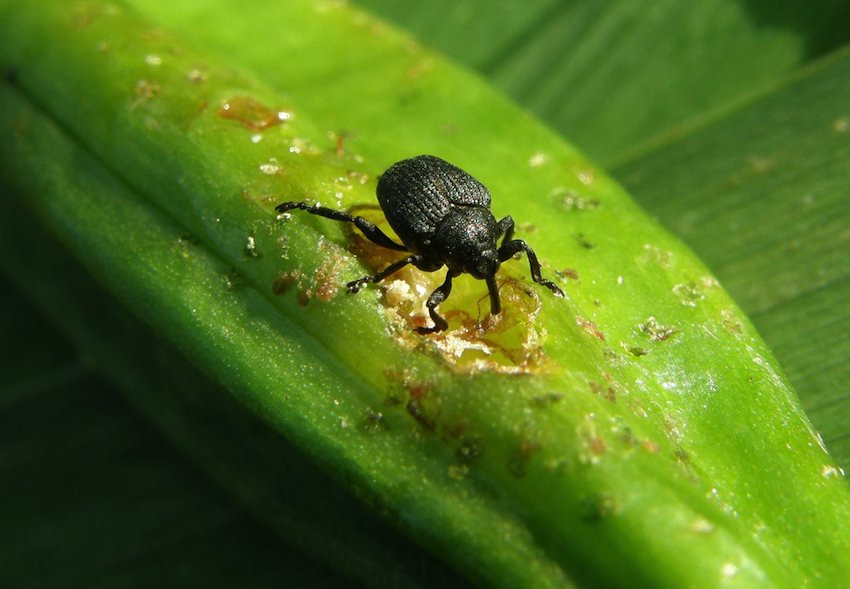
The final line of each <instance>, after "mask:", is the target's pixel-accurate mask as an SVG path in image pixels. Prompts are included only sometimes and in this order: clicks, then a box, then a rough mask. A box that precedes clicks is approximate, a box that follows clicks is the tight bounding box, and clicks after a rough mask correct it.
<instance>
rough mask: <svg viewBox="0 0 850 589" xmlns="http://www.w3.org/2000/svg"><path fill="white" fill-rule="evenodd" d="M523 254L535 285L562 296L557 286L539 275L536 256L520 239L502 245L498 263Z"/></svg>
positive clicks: (538, 264) (562, 293)
mask: <svg viewBox="0 0 850 589" xmlns="http://www.w3.org/2000/svg"><path fill="white" fill-rule="evenodd" d="M519 252H525V254H526V255H527V256H528V265H529V266H531V279H532V280H534V282H536V283H537V284H542V285H543V286H545V287H546V288H548V289H549V290H551V291H552V292H553V293H555V294H556V295H558V296H559V297H562V296H564V291H562V290H561V289H560V288H558V285H557V284H555V283H554V282H552V281H551V280H546V279H545V278H543V275H542V274H541V273H540V262H539V261H538V260H537V254H535V253H534V250H533V249H531V246H530V245H528V244H527V243H525V242H524V241H523V240H521V239H514V240H513V241H509V242H508V243H504V244H503V245H502V247H500V248H499V261H500V262H504V261H505V260H509V259H510V258H512V257H513V255H514V254H517V253H519Z"/></svg>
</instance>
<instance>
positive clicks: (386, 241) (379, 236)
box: [275, 202, 410, 252]
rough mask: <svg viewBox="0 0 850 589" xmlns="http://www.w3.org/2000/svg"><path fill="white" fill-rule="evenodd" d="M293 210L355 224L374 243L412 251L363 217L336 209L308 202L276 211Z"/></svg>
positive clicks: (280, 206) (289, 205) (400, 250)
mask: <svg viewBox="0 0 850 589" xmlns="http://www.w3.org/2000/svg"><path fill="white" fill-rule="evenodd" d="M292 209H301V210H302V211H307V212H308V213H310V214H312V215H319V216H320V217H325V218H326V219H333V220H334V221H344V222H346V223H354V226H355V227H357V228H358V229H359V230H360V231H362V232H363V235H365V236H366V238H367V239H368V240H369V241H371V242H372V243H374V244H376V245H380V246H381V247H385V248H387V249H391V250H396V251H399V252H408V251H410V250H409V249H407V248H406V247H405V246H403V245H400V244H398V243H396V242H394V241H393V240H392V239H390V238H389V237H387V235H386V233H384V232H383V231H381V230H380V229H379V228H378V226H377V225H375V224H374V223H372V222H371V221H369V220H367V219H364V218H363V217H355V216H354V215H349V214H348V213H343V212H342V211H337V210H336V209H329V208H327V207H322V206H319V205H311V204H310V203H306V202H283V203H280V204H279V205H277V206H276V207H275V210H276V211H277V212H278V213H285V212H286V211H291V210H292Z"/></svg>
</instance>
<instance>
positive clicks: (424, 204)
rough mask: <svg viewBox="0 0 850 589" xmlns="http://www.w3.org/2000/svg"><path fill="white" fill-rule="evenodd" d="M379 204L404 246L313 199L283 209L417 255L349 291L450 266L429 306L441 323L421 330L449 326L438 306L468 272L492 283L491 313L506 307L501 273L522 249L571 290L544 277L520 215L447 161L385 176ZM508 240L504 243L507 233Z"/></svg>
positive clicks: (420, 162)
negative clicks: (494, 206) (499, 211)
mask: <svg viewBox="0 0 850 589" xmlns="http://www.w3.org/2000/svg"><path fill="white" fill-rule="evenodd" d="M377 195H378V202H379V203H380V205H381V210H383V212H384V216H385V217H386V218H387V221H388V222H389V224H390V227H392V228H393V230H394V231H395V232H396V234H397V235H398V236H399V238H400V239H401V241H402V243H404V245H399V244H397V243H395V242H394V241H393V240H391V239H390V238H389V237H387V235H386V234H385V233H384V232H383V231H381V230H380V229H379V228H378V227H377V226H376V225H375V224H374V223H372V222H370V221H368V220H366V219H364V218H363V217H355V216H353V215H349V214H347V213H343V212H340V211H337V210H334V209H329V208H326V207H322V206H319V205H316V204H309V203H306V202H284V203H281V204H279V205H277V207H275V210H277V212H279V213H284V212H286V211H290V210H292V209H301V210H304V211H307V212H308V213H312V214H314V215H319V216H322V217H327V218H328V219H333V220H335V221H346V222H349V223H354V225H355V226H356V227H357V228H358V229H360V231H362V232H363V235H365V236H366V237H367V238H368V239H369V240H370V241H372V242H373V243H376V244H377V245H380V246H383V247H385V248H389V249H392V250H398V251H402V252H411V255H409V256H407V257H406V258H404V259H401V260H399V261H398V262H395V263H394V264H390V265H389V266H388V267H387V268H385V269H384V270H382V271H381V272H378V273H377V274H375V275H374V276H364V277H363V278H358V279H357V280H354V281H352V282H349V283H348V285H347V286H348V292H350V293H355V292H358V291H359V290H360V289H361V288H363V286H365V285H366V284H368V283H370V282H380V281H381V280H383V279H384V278H386V277H387V276H389V275H390V274H393V273H394V272H397V271H398V270H400V269H401V268H403V267H405V266H407V265H408V264H413V265H414V266H416V267H417V268H419V269H420V270H423V271H425V272H434V271H435V270H439V269H440V268H442V267H443V266H444V265H445V266H447V267H448V272H447V273H446V280H445V282H443V284H442V286H440V287H439V288H438V289H437V290H435V291H434V292H432V293H431V296H429V297H428V302H427V303H426V306H427V307H428V313H429V314H430V315H431V319H432V320H433V321H434V326H433V327H419V328H417V329H416V331H417V332H419V333H421V334H426V333H434V332H436V331H443V330H445V329H447V328H448V326H449V325H448V323H447V322H446V320H445V319H443V318H442V317H441V316H440V315H439V314H437V306H438V305H439V304H440V303H442V302H443V301H445V300H446V298H447V297H448V296H449V293H450V292H451V290H452V278H454V277H455V276H458V275H460V274H462V273H464V272H467V273H469V274H472V275H473V276H474V277H475V278H478V279H479V280H485V281H486V282H487V289H488V290H489V292H490V313H492V314H494V315H495V314H498V313H499V312H500V311H501V304H500V302H499V285H498V284H497V283H496V272H497V271H498V270H499V265H500V264H501V263H502V262H504V261H505V260H507V259H509V258H511V257H513V256H514V254H517V253H519V252H525V253H526V255H527V256H528V262H529V265H530V266H531V278H532V279H533V280H534V282H536V283H537V284H542V285H543V286H545V287H547V288H548V289H549V290H551V291H552V292H553V293H555V294H556V295H558V296H564V292H563V291H562V290H561V289H560V288H558V287H557V285H555V284H554V283H553V282H552V281H550V280H546V279H545V278H543V276H541V274H540V262H538V261H537V256H536V255H535V254H534V250H532V249H531V247H530V246H529V245H528V244H527V243H525V242H524V241H523V240H521V239H513V235H514V220H513V219H512V218H511V217H510V216H508V217H505V218H504V219H502V220H501V221H499V222H496V218H495V217H494V216H493V213H491V212H490V192H489V191H488V190H487V188H486V187H485V186H484V185H483V184H481V183H480V182H479V181H478V180H476V179H475V178H473V177H472V176H470V175H469V174H467V173H466V172H464V171H463V170H461V169H460V168H458V167H457V166H453V165H452V164H450V163H448V162H447V161H445V160H442V159H440V158H438V157H435V156H433V155H419V156H416V157H414V158H411V159H407V160H402V161H400V162H397V163H395V164H393V165H392V166H390V168H389V169H388V170H387V171H386V172H384V173H383V174H382V175H381V177H380V178H379V179H378V188H377ZM502 236H504V239H502V245H501V246H499V245H498V241H499V238H500V237H502Z"/></svg>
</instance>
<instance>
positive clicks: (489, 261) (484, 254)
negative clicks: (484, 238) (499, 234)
mask: <svg viewBox="0 0 850 589" xmlns="http://www.w3.org/2000/svg"><path fill="white" fill-rule="evenodd" d="M498 270H499V254H497V253H496V250H491V249H488V250H483V251H481V252H478V253H477V255H476V256H475V257H473V258H472V259H471V260H470V261H469V262H468V263H467V264H466V265H465V267H464V271H465V272H469V273H470V274H472V275H473V276H474V277H475V278H478V279H479V280H484V279H485V278H487V277H489V276H495V275H496V272H497V271H498Z"/></svg>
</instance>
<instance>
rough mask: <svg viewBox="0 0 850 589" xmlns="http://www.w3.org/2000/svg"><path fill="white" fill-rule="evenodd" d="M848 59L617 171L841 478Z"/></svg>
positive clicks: (849, 288)
mask: <svg viewBox="0 0 850 589" xmlns="http://www.w3.org/2000/svg"><path fill="white" fill-rule="evenodd" d="M848 76H850V51H847V50H845V51H843V52H840V53H837V54H836V55H835V56H833V57H831V58H830V59H828V60H825V61H823V62H820V63H818V64H816V65H815V66H813V67H810V68H808V69H807V70H805V71H804V72H802V73H801V74H800V75H799V76H797V77H796V78H794V79H791V80H789V81H788V82H787V83H785V84H783V85H781V86H779V87H778V88H776V89H775V90H773V91H772V92H770V93H767V94H765V95H764V96H761V97H759V98H758V99H754V100H749V101H746V102H744V103H742V104H740V105H737V106H736V107H735V108H730V109H729V111H728V112H727V113H725V114H724V115H723V116H722V117H719V118H717V119H715V120H712V121H709V122H706V123H704V124H702V125H699V126H697V127H695V128H692V129H691V130H690V132H688V133H687V134H685V136H684V137H683V138H681V139H679V140H675V141H671V142H668V143H663V144H661V145H660V146H658V148H656V149H653V150H650V151H649V152H648V153H647V154H646V155H644V156H643V157H639V158H637V159H635V160H633V161H631V162H629V163H628V164H626V165H623V166H622V167H620V168H618V169H617V170H616V172H617V174H618V175H620V176H621V177H622V178H623V180H624V182H625V183H626V185H627V186H629V187H630V188H631V190H632V191H634V193H635V194H636V195H637V197H638V198H639V199H640V200H641V202H642V203H643V204H645V205H646V206H647V207H648V208H649V209H650V210H651V211H653V212H654V213H655V214H657V215H658V217H659V218H660V219H661V220H662V221H664V222H665V223H666V224H667V225H668V226H669V227H671V228H672V229H674V230H675V231H676V232H677V233H678V234H679V235H680V236H682V238H683V239H685V240H686V241H687V242H688V243H689V244H690V245H691V246H692V247H693V248H694V250H695V251H696V252H697V253H699V254H700V256H701V257H702V259H703V260H705V261H706V263H707V264H708V265H709V266H710V267H711V268H713V269H714V270H715V272H716V273H717V275H718V276H719V277H720V279H721V281H722V282H723V284H724V285H725V286H726V287H727V288H729V290H730V291H731V292H733V293H734V294H735V297H736V299H737V301H738V302H739V303H740V304H741V306H742V307H744V308H745V309H746V310H747V311H748V312H749V315H750V317H751V318H752V319H753V321H754V322H755V324H756V326H757V327H758V328H759V330H760V331H761V332H762V333H763V334H764V335H765V337H766V338H767V340H768V341H769V342H770V343H771V344H772V347H773V350H774V351H775V352H776V354H777V355H778V356H779V358H780V359H782V360H783V361H784V364H785V368H786V370H787V371H788V373H789V377H790V378H791V380H792V381H793V382H794V384H795V385H796V387H797V390H798V391H799V392H800V394H801V396H802V398H803V400H804V403H805V405H806V408H807V409H808V414H809V415H810V417H811V418H812V419H813V420H814V422H815V423H816V424H817V425H818V429H819V430H820V431H821V433H822V434H823V435H824V437H825V439H826V442H827V446H829V447H830V448H831V449H832V450H833V452H834V454H835V455H836V456H837V457H838V459H839V462H840V463H841V464H842V466H843V467H845V468H847V467H850V437H848V433H850V430H848V423H850V422H848V420H847V416H848V414H850V395H848V393H847V391H846V390H845V389H844V387H843V386H842V383H846V382H848V381H850V365H848V363H847V361H846V360H847V358H850V343H848V341H847V338H846V337H845V334H846V330H847V327H848V325H850V305H848V303H847V301H848V300H850V297H848V295H850V231H848V227H850V196H848V192H847V189H846V178H847V177H848V174H850V112H848V109H847V104H848V99H850V84H848V79H850V78H849V77H848Z"/></svg>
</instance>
